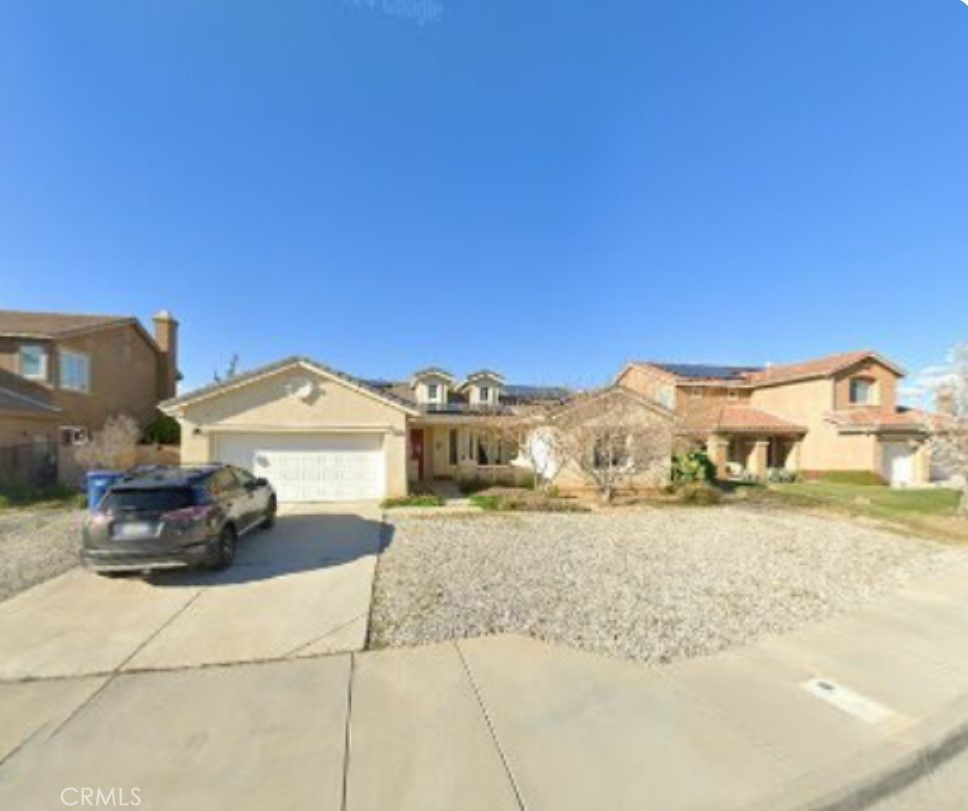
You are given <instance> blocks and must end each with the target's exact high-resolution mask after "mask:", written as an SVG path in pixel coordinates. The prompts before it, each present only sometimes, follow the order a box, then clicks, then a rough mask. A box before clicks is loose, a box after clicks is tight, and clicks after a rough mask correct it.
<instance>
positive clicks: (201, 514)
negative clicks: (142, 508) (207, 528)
mask: <svg viewBox="0 0 968 811" xmlns="http://www.w3.org/2000/svg"><path fill="white" fill-rule="evenodd" d="M211 514H212V507H211V505H210V504H202V505H199V506H197V507H185V508H184V509H181V510H173V511H172V512H169V513H164V514H163V515H162V516H161V519H160V520H161V522H162V523H163V524H165V526H169V527H171V528H172V529H174V530H175V531H176V532H188V531H189V530H191V529H193V528H195V527H197V526H199V525H200V524H205V523H207V522H208V520H209V518H210V517H211Z"/></svg>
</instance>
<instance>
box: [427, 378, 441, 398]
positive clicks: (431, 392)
mask: <svg viewBox="0 0 968 811" xmlns="http://www.w3.org/2000/svg"><path fill="white" fill-rule="evenodd" d="M439 396H440V386H439V385H438V384H436V383H428V384H427V399H428V400H430V402H432V403H436V402H437V398H438V397H439Z"/></svg>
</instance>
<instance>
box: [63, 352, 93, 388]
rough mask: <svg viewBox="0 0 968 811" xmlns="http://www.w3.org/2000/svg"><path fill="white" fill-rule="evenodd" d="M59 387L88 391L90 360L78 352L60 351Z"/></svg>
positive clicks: (89, 385) (89, 386) (89, 384)
mask: <svg viewBox="0 0 968 811" xmlns="http://www.w3.org/2000/svg"><path fill="white" fill-rule="evenodd" d="M59 360H60V364H59V365H60V387H61V388H62V389H70V390H71V391H90V389H91V361H90V359H89V358H88V356H87V355H82V354H81V353H79V352H69V351H67V350H63V349H62V350H61V352H60V358H59Z"/></svg>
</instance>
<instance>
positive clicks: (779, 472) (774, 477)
mask: <svg viewBox="0 0 968 811" xmlns="http://www.w3.org/2000/svg"><path fill="white" fill-rule="evenodd" d="M799 479H800V476H799V475H798V474H797V472H796V471H795V470H787V469H786V468H785V467H771V468H770V469H769V470H767V471H766V480H767V481H768V482H770V483H771V484H793V483H794V482H796V481H798V480H799Z"/></svg>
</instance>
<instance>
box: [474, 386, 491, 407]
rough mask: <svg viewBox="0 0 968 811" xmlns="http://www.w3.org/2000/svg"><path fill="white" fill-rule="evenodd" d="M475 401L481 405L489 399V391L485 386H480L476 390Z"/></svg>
mask: <svg viewBox="0 0 968 811" xmlns="http://www.w3.org/2000/svg"><path fill="white" fill-rule="evenodd" d="M477 399H478V400H480V401H481V402H482V403H487V402H489V401H490V399H491V390H490V389H489V388H488V387H487V386H481V387H480V388H479V389H478V390H477Z"/></svg>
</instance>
